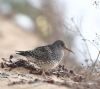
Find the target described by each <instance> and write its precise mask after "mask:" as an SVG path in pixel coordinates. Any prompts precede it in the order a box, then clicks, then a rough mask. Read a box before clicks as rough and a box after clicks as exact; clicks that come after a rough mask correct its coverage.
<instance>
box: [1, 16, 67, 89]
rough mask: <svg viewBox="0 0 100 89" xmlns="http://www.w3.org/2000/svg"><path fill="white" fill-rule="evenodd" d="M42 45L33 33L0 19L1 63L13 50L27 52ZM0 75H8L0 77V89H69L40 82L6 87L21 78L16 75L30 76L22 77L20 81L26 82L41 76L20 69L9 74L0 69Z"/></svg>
mask: <svg viewBox="0 0 100 89" xmlns="http://www.w3.org/2000/svg"><path fill="white" fill-rule="evenodd" d="M42 44H43V42H42V41H41V39H40V38H39V37H38V36H37V35H35V34H33V33H28V32H24V31H23V30H21V29H20V28H19V27H17V26H16V25H15V24H14V23H13V22H12V21H10V20H7V19H4V18H2V17H0V62H1V61H2V60H1V58H2V57H6V58H7V57H9V55H10V54H12V53H14V52H15V50H29V49H32V48H35V47H37V46H39V45H42ZM2 73H7V74H9V75H10V77H8V78H4V77H3V78H2V76H1V75H0V76H1V77H0V89H1V88H2V89H69V88H66V87H64V86H58V85H53V84H48V83H42V82H40V83H35V84H21V85H14V86H8V84H9V82H11V81H15V80H18V79H20V78H21V77H18V76H17V75H16V73H17V74H21V73H22V74H25V76H27V75H28V76H31V77H22V79H23V78H25V79H26V80H28V79H31V80H32V79H34V78H37V77H41V76H36V75H32V74H29V71H27V70H25V69H20V68H18V69H14V70H12V71H10V72H9V71H8V70H4V69H0V74H2ZM3 76H4V74H3ZM16 77H17V78H16Z"/></svg>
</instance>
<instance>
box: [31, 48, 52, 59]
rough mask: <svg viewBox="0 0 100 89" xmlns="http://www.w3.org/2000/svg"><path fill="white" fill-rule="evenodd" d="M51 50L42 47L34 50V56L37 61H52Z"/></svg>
mask: <svg viewBox="0 0 100 89" xmlns="http://www.w3.org/2000/svg"><path fill="white" fill-rule="evenodd" d="M50 53H51V50H50V49H49V47H48V46H42V47H38V48H36V49H34V52H33V56H34V57H35V58H36V59H37V60H47V59H50Z"/></svg>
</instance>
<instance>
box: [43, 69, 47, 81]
mask: <svg viewBox="0 0 100 89" xmlns="http://www.w3.org/2000/svg"><path fill="white" fill-rule="evenodd" d="M42 76H43V78H44V79H47V77H46V74H45V70H42Z"/></svg>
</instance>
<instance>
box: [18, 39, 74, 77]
mask: <svg viewBox="0 0 100 89" xmlns="http://www.w3.org/2000/svg"><path fill="white" fill-rule="evenodd" d="M64 49H65V50H68V51H69V52H72V53H73V51H72V50H70V49H68V48H67V47H66V45H65V43H64V41H62V40H56V41H55V42H53V43H52V44H49V45H46V46H40V47H37V48H35V49H32V50H28V51H17V52H16V54H18V55H22V56H24V57H26V58H27V59H28V60H30V61H31V62H32V63H33V64H34V65H35V66H36V67H38V68H40V69H41V70H42V75H43V76H45V75H46V74H45V72H47V71H48V70H50V69H54V68H55V67H57V66H58V65H59V63H60V61H61V60H62V59H63V57H64Z"/></svg>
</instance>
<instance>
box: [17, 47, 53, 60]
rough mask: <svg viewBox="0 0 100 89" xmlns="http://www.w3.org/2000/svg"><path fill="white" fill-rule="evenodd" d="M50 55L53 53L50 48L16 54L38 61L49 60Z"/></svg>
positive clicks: (39, 48)
mask: <svg viewBox="0 0 100 89" xmlns="http://www.w3.org/2000/svg"><path fill="white" fill-rule="evenodd" d="M50 53H52V51H51V50H50V49H49V47H48V46H41V47H37V48H36V49H34V50H29V51H17V52H16V54H19V55H22V56H26V57H33V58H35V59H37V60H46V59H49V58H50Z"/></svg>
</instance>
